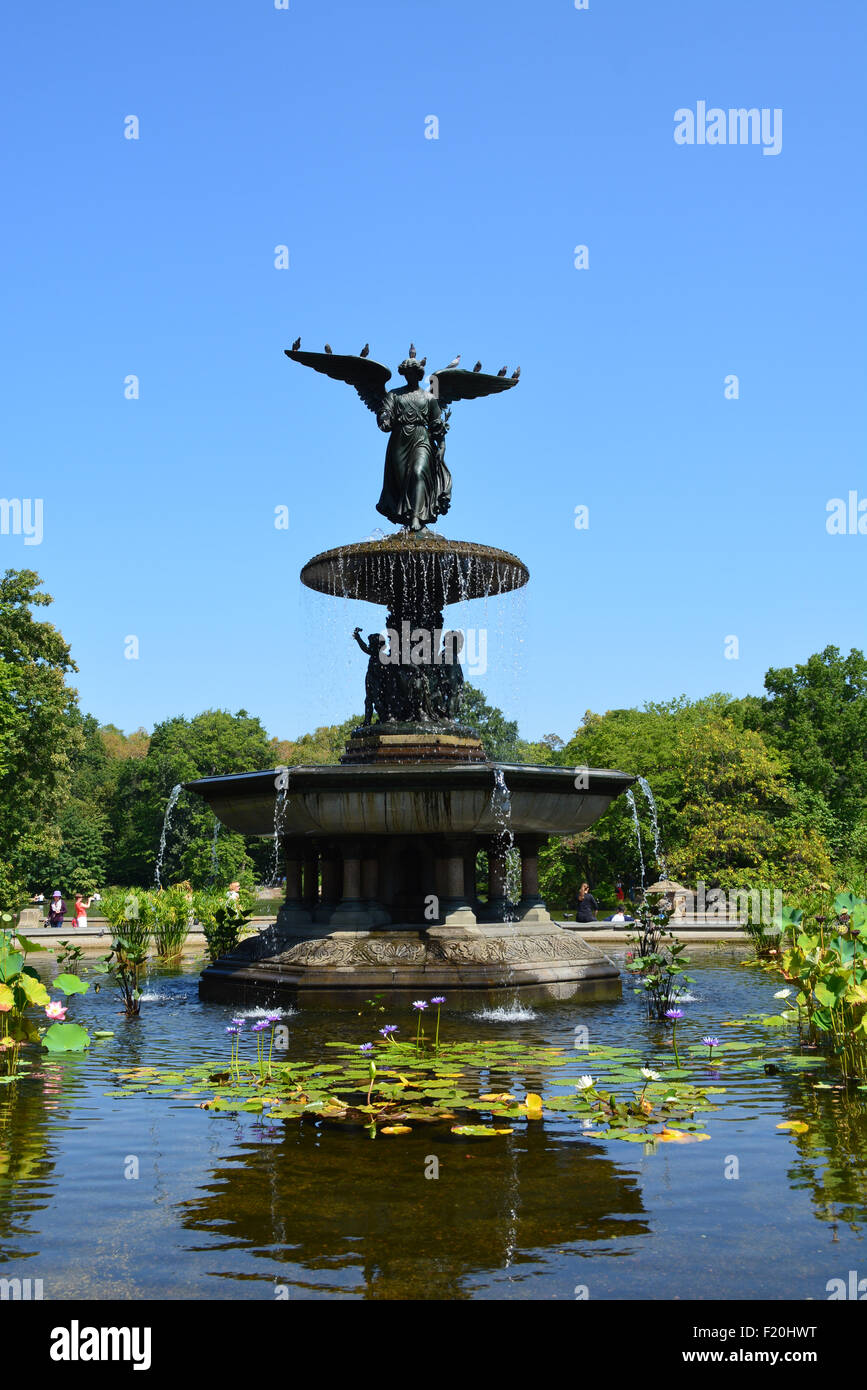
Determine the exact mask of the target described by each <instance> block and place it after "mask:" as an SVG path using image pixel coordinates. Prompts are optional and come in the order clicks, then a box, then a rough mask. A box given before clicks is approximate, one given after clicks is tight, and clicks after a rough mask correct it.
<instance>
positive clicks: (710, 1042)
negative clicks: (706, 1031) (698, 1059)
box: [702, 1037, 719, 1062]
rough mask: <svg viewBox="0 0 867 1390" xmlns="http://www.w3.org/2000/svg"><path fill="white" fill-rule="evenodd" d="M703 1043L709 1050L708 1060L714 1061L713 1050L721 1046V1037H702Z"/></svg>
mask: <svg viewBox="0 0 867 1390" xmlns="http://www.w3.org/2000/svg"><path fill="white" fill-rule="evenodd" d="M702 1044H703V1045H704V1046H705V1047H706V1048H707V1050H708V1052H707V1060H708V1061H709V1062H712V1061H713V1050H714V1048H715V1047H719V1038H711V1037H707V1038H702Z"/></svg>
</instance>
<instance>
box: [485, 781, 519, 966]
mask: <svg viewBox="0 0 867 1390" xmlns="http://www.w3.org/2000/svg"><path fill="white" fill-rule="evenodd" d="M491 811H492V812H493V815H494V819H495V821H496V822H497V826H498V835H499V838H500V840H501V841H502V843H503V846H504V855H505V860H506V883H505V893H506V914H505V920H506V921H507V922H515V921H517V918H518V914H517V912H516V910H515V906H516V903H517V901H518V899H519V898H520V896H521V887H520V885H521V870H520V867H519V864H518V863H516V861H518V860H519V856H518V854H517V853H516V851H515V833H514V831H513V830H512V793H511V792H510V791H509V788H508V786H507V785H506V774H505V773H504V771H503V769H502V768H501V767H495V768H494V788H493V791H492V792H491ZM488 893H489V894H490V882H489V884H488ZM509 973H510V974H511V968H510V971H509Z"/></svg>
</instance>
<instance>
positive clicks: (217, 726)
mask: <svg viewBox="0 0 867 1390" xmlns="http://www.w3.org/2000/svg"><path fill="white" fill-rule="evenodd" d="M272 758H273V749H272V748H271V745H270V744H269V741H268V738H267V735H266V733H265V730H264V729H263V727H262V725H261V724H260V722H259V720H258V719H255V718H253V717H252V716H251V715H249V714H247V712H246V710H239V711H238V713H237V714H229V713H228V712H227V711H226V710H208V711H206V712H205V713H204V714H199V715H196V716H195V717H194V718H193V719H185V718H182V717H178V718H175V719H168V720H165V721H164V722H163V723H162V724H158V725H157V726H156V728H155V729H154V731H153V734H152V736H151V739H150V743H149V745H148V750H147V753H146V754H145V756H144V757H143V758H128V759H126V761H125V762H124V763H123V764H122V766H121V769H120V772H119V774H118V779H117V786H116V790H115V793H114V802H113V823H114V827H115V836H116V846H115V850H114V853H113V856H112V859H111V862H110V865H109V872H110V875H111V877H112V878H114V879H115V881H119V882H127V883H153V881H154V868H155V862H156V854H157V849H158V846H159V841H160V832H161V830H162V825H163V817H164V815H165V809H166V805H167V803H168V799H169V795H170V793H171V790H172V788H173V787H174V786H175V785H176V784H177V783H179V782H187V781H193V780H195V779H196V778H198V777H213V776H217V775H222V774H225V773H236V772H256V771H260V770H261V769H262V768H267V767H268V766H269V765H270V763H271V762H272ZM213 826H214V818H213V815H212V813H211V811H210V810H209V809H208V807H207V806H206V805H205V804H204V803H203V802H202V801H201V800H200V799H199V798H198V797H196V796H192V795H189V794H186V793H182V794H181V796H180V798H179V800H178V803H177V805H176V807H175V809H174V812H173V815H172V822H171V833H170V835H169V837H168V841H167V846H166V856H165V861H164V865H163V874H162V877H163V881H166V880H168V881H170V882H177V881H178V880H181V879H186V880H188V881H189V882H190V883H192V884H193V886H194V887H204V886H205V885H206V884H207V883H208V882H209V881H210V879H211V877H212V848H211V847H212V840H213ZM270 848H271V847H270V845H269V844H268V843H267V841H261V840H253V841H250V843H249V844H248V842H247V841H245V838H244V836H243V835H237V834H235V833H233V832H231V831H228V830H225V829H223V830H222V831H221V833H220V837H219V871H220V878H221V880H222V881H223V882H224V883H228V882H231V880H232V879H234V878H238V879H240V878H241V877H242V874H243V872H244V870H245V869H249V868H251V867H252V866H253V865H254V864H256V866H257V867H258V870H259V872H260V873H264V872H265V871H266V865H267V862H268V856H269V853H270Z"/></svg>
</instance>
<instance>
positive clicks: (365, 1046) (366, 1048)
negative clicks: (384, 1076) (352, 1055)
mask: <svg viewBox="0 0 867 1390" xmlns="http://www.w3.org/2000/svg"><path fill="white" fill-rule="evenodd" d="M358 1050H359V1052H372V1051H373V1043H362V1044H361V1046H360V1048H359V1049H358Z"/></svg>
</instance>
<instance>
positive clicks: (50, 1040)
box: [42, 1023, 90, 1052]
mask: <svg viewBox="0 0 867 1390" xmlns="http://www.w3.org/2000/svg"><path fill="white" fill-rule="evenodd" d="M42 1046H43V1047H44V1048H46V1049H47V1050H48V1051H49V1052H84V1050H85V1048H88V1047H90V1034H89V1033H88V1031H87V1029H86V1028H82V1027H81V1026H80V1024H78V1023H52V1025H51V1027H50V1028H49V1029H48V1031H47V1033H46V1034H45V1037H44V1038H43V1039H42Z"/></svg>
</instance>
